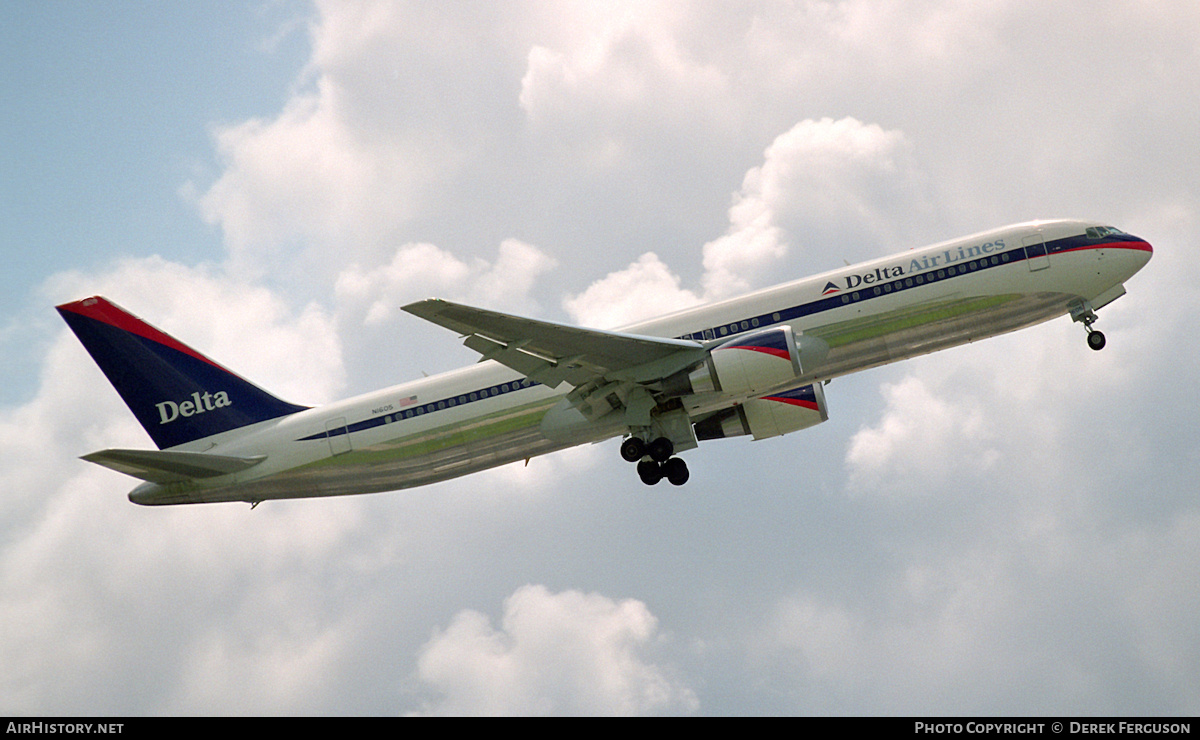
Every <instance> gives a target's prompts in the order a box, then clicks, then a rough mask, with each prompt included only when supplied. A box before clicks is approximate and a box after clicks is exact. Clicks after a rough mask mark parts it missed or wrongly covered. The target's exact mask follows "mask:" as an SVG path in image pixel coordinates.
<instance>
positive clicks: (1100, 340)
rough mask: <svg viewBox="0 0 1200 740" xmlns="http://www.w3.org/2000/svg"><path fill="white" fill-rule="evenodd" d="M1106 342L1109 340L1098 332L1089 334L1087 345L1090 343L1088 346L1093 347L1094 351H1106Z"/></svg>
mask: <svg viewBox="0 0 1200 740" xmlns="http://www.w3.org/2000/svg"><path fill="white" fill-rule="evenodd" d="M1106 341H1107V340H1105V338H1104V334H1102V333H1101V332H1098V331H1090V332H1088V336H1087V343H1088V346H1089V347H1091V348H1092V349H1094V350H1102V349H1104V345H1105V343H1106Z"/></svg>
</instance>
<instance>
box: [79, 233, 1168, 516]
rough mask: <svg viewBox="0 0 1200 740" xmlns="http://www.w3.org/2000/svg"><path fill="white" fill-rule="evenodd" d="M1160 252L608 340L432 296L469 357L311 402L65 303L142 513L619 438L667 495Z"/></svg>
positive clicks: (952, 247) (1128, 247)
mask: <svg viewBox="0 0 1200 740" xmlns="http://www.w3.org/2000/svg"><path fill="white" fill-rule="evenodd" d="M1152 254H1153V249H1152V248H1151V246H1150V244H1149V243H1147V242H1146V241H1145V240H1144V239H1140V238H1138V237H1136V236H1133V235H1130V234H1127V233H1125V232H1123V231H1120V230H1118V229H1116V228H1113V227H1111V226H1105V225H1103V224H1101V223H1098V222H1090V221H1077V220H1054V221H1032V222H1028V223H1023V224H1017V225H1013V226H1008V227H1004V228H1000V229H994V230H991V231H986V232H981V233H978V234H973V235H971V236H967V237H964V238H961V239H955V240H951V241H946V242H942V243H939V244H935V245H932V246H929V247H925V248H922V249H915V250H910V251H907V252H902V253H900V254H895V255H892V256H890V257H884V258H882V259H876V260H872V261H868V262H864V263H861V264H857V265H853V266H848V267H845V268H842V269H835V270H832V271H829V272H825V273H822V274H820V275H816V276H813V277H808V278H803V279H800V280H795V281H793V282H788V283H784V284H782V285H777V286H775V287H771V288H766V289H764V290H758V291H755V292H752V293H749V294H747V295H744V296H741V297H737V298H732V299H728V300H723V301H719V302H716V303H711V304H709V305H704V306H698V307H694V308H688V309H684V310H681V311H677V312H674V313H671V314H668V315H665V316H662V317H659V318H655V319H651V320H648V321H642V322H639V323H636V324H633V325H630V326H626V327H623V328H621V329H619V330H615V331H601V330H597V329H587V328H583V327H579V326H570V325H566V324H561V323H554V322H549V321H541V320H537V319H531V318H523V317H520V316H512V315H509V314H504V313H498V312H495V311H490V310H486V309H483V308H475V307H471V306H466V305H461V304H458V303H452V302H449V301H445V300H440V299H436V298H431V299H428V300H423V301H418V302H416V303H411V304H409V305H406V306H404V307H403V309H404V310H405V311H407V312H408V313H410V314H412V315H414V316H417V317H419V318H422V319H425V320H427V321H431V322H433V323H435V324H438V325H440V326H442V327H445V328H446V329H449V330H451V331H454V332H456V333H458V334H459V335H460V337H461V338H462V341H463V344H464V345H466V346H467V347H469V348H470V349H472V350H474V351H475V352H478V353H479V354H480V360H479V362H478V363H476V364H475V365H473V366H470V367H466V368H463V369H459V370H455V371H451V372H447V373H444V374H441V375H437V376H433V377H427V378H422V379H419V380H414V381H412V382H408V383H404V384H401V385H397V386H394V387H391V388H387V389H384V390H380V391H376V392H373V393H368V394H365V395H362V396H358V397H356V398H351V399H348V400H344V401H340V402H336V403H331V404H328V405H325V406H319V407H312V408H310V407H306V406H300V405H296V404H292V403H289V402H287V401H283V400H281V399H279V398H277V397H276V396H274V395H272V394H270V393H268V392H267V391H265V390H263V389H262V388H259V387H258V386H256V385H254V384H252V383H250V382H249V381H247V380H245V379H243V378H242V377H240V376H238V375H237V374H235V373H233V372H232V371H230V370H227V369H226V368H225V367H223V366H222V365H220V364H218V363H217V362H215V361H213V360H211V359H209V358H208V357H206V356H204V355H203V354H201V353H200V352H197V351H196V350H195V349H192V348H191V347H188V346H186V345H184V344H183V343H181V342H179V341H178V340H176V339H174V338H173V337H171V336H169V335H167V334H165V333H163V332H162V331H159V330H158V329H155V328H154V327H152V326H150V325H149V324H147V323H145V322H144V321H142V320H141V319H139V318H137V317H136V316H134V315H132V314H130V313H128V312H127V311H125V310H124V309H122V308H120V307H118V306H117V305H115V304H114V303H111V302H110V301H108V300H107V299H105V298H102V297H99V296H96V297H92V298H85V299H83V300H79V301H75V302H72V303H66V304H63V305H61V306H58V307H57V309H58V311H59V313H60V314H61V315H62V317H63V319H65V320H66V322H67V324H68V325H69V326H70V328H71V329H72V330H73V331H74V333H75V334H76V336H77V337H78V338H79V340H80V341H81V342H82V344H83V346H84V347H85V349H86V350H87V351H88V353H89V354H91V356H92V358H93V359H94V360H95V361H96V363H97V364H98V365H99V366H100V369H101V370H102V371H103V372H104V374H105V375H106V376H107V377H108V379H109V381H110V382H111V383H112V385H113V386H114V387H115V388H116V390H117V392H118V394H120V396H121V398H122V399H123V400H124V401H125V403H126V405H128V407H129V409H130V410H131V411H132V412H133V414H134V416H135V417H137V419H138V421H139V422H140V423H141V425H142V427H143V428H144V429H145V430H146V432H147V433H148V434H149V435H150V438H151V440H153V442H154V443H155V445H157V447H158V449H157V450H148V449H106V450H101V451H99V452H94V453H91V454H88V455H84V456H83V458H82V459H84V460H87V461H89V462H93V463H97V464H99V465H102V466H105V467H107V468H111V469H112V470H116V471H119V472H121V473H125V474H128V475H130V476H133V477H135V478H138V479H141V480H142V481H144V482H143V483H142V484H140V485H139V486H137V487H136V488H134V489H133V490H132V491H131V492H130V493H129V500H130V501H132V502H133V503H136V504H143V505H165V504H194V503H207V502H220V501H241V502H246V503H249V504H251V506H252V507H254V506H257V505H258V504H259V503H260V502H262V501H266V500H274V499H293V498H312V497H322V496H342V495H349V494H362V493H375V492H381V491H393V490H399V489H404V488H410V487H414V486H419V485H424V484H428V483H433V482H436V481H444V480H447V479H450V478H456V477H458V476H462V475H466V474H469V473H474V472H477V471H481V470H485V469H488V468H493V467H496V466H499V465H505V464H508V463H513V462H518V461H521V460H524V461H525V462H526V464H528V461H529V459H530V458H532V457H535V456H538V455H544V454H547V453H550V452H554V451H557V450H562V449H565V448H568V447H572V446H575V445H580V444H585V443H594V442H600V441H603V440H606V439H610V438H615V437H622V438H623V441H622V442H621V444H620V454H621V457H622V458H624V459H625V460H626V461H628V462H629V463H633V464H635V465H636V470H637V474H638V476H639V477H640V478H641V480H642V481H643V482H644V483H646V484H648V485H654V484H657V483H658V482H660V481H661V480H663V479H666V480H667V481H668V482H670V483H672V484H675V485H682V484H684V483H686V482H687V480H688V478H689V471H688V467H687V463H686V462H685V461H684V460H683V458H681V457H679V456H678V455H679V453H682V452H687V451H689V450H692V449H696V448H697V447H698V446H699V444H700V443H701V442H708V441H710V440H717V439H722V438H728V437H737V436H750V437H752V438H753V439H754V440H763V439H769V438H773V437H777V436H780V435H783V434H788V433H790V432H794V431H798V430H801V429H806V428H808V427H811V426H814V425H816V424H819V423H821V422H823V421H825V420H826V419H828V418H829V414H828V409H827V407H826V400H825V390H824V385H825V384H826V383H827V382H828V381H830V380H831V379H833V378H836V377H839V376H843V375H846V374H849V373H854V372H859V371H862V370H866V369H868V368H873V367H878V366H880V365H884V364H887V363H891V362H897V361H899V360H904V359H908V358H911V357H916V356H918V355H923V354H927V353H930V352H934V351H937V350H941V349H946V348H949V347H954V346H957V345H961V344H965V343H968V342H974V341H977V340H980V339H984V338H987V337H992V336H996V335H999V334H1005V333H1008V332H1012V331H1016V330H1017V329H1021V328H1024V327H1028V326H1031V325H1034V324H1038V323H1041V322H1044V321H1047V320H1050V319H1053V318H1056V317H1058V316H1063V315H1069V316H1070V317H1071V319H1072V320H1073V321H1076V322H1079V323H1081V324H1083V326H1084V328H1085V329H1086V332H1087V344H1088V346H1089V347H1091V348H1092V349H1094V350H1099V349H1102V348H1103V347H1104V345H1105V337H1104V335H1103V334H1102V333H1101V332H1099V331H1097V330H1096V329H1095V328H1093V324H1094V323H1095V321H1096V318H1097V317H1096V311H1097V310H1098V309H1100V308H1103V307H1104V306H1106V305H1108V304H1109V303H1111V302H1112V301H1114V300H1116V299H1117V298H1119V297H1120V296H1122V295H1124V294H1125V286H1124V283H1125V281H1126V280H1128V279H1129V278H1130V277H1132V276H1133V275H1134V274H1135V273H1136V272H1137V271H1138V270H1140V269H1141V268H1142V267H1143V266H1144V265H1145V264H1146V263H1147V262H1148V261H1149V260H1150V257H1151V255H1152Z"/></svg>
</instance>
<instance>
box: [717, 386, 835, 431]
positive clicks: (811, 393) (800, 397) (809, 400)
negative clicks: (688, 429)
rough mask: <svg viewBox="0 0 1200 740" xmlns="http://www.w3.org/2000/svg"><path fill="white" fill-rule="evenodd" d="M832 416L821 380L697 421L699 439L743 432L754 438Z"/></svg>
mask: <svg viewBox="0 0 1200 740" xmlns="http://www.w3.org/2000/svg"><path fill="white" fill-rule="evenodd" d="M828 418H829V412H828V410H827V409H826V407H825V390H824V389H823V388H822V387H821V384H820V383H814V384H812V385H806V386H802V387H800V388H795V389H793V390H790V391H784V392H782V393H772V394H771V395H769V396H764V397H762V398H752V399H750V400H748V401H746V402H744V403H741V404H737V405H735V406H732V407H730V408H726V409H722V410H720V411H717V412H715V413H713V414H711V415H709V416H707V417H705V418H704V419H701V420H700V421H698V422H696V424H695V430H696V439H697V440H705V439H721V438H724V437H737V436H741V435H744V434H751V435H754V439H755V440H759V439H768V438H770V437H778V436H779V435H781V434H787V433H788V432H794V431H797V430H799V429H807V428H808V427H811V426H816V425H817V424H820V423H821V422H823V421H825V420H826V419H828Z"/></svg>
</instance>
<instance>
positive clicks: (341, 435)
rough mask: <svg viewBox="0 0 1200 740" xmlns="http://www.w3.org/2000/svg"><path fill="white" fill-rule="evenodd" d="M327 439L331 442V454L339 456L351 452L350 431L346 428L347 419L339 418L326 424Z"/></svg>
mask: <svg viewBox="0 0 1200 740" xmlns="http://www.w3.org/2000/svg"><path fill="white" fill-rule="evenodd" d="M325 438H326V439H328V440H329V453H330V454H331V455H334V456H337V455H342V454H345V453H347V452H349V451H350V430H349V429H347V428H346V417H344V416H339V417H338V418H336V419H330V420H329V421H327V422H325Z"/></svg>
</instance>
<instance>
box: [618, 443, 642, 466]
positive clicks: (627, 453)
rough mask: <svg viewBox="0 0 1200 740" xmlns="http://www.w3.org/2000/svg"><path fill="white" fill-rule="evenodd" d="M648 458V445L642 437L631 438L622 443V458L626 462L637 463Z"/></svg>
mask: <svg viewBox="0 0 1200 740" xmlns="http://www.w3.org/2000/svg"><path fill="white" fill-rule="evenodd" d="M645 456H646V443H645V442H643V441H642V438H641V437H630V438H629V439H627V440H625V441H624V442H622V443H621V458H622V459H624V460H625V462H637V461H638V460H641V459H642V458H643V457H645Z"/></svg>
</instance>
